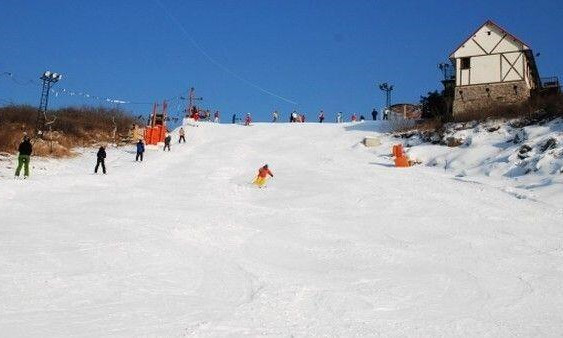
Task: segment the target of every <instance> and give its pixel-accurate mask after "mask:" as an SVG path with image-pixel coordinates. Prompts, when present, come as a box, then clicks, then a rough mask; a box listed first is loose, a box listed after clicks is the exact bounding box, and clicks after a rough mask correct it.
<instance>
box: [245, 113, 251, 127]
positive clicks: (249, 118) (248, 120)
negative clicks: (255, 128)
mask: <svg viewBox="0 0 563 338" xmlns="http://www.w3.org/2000/svg"><path fill="white" fill-rule="evenodd" d="M251 122H252V118H251V117H250V113H246V117H245V118H244V125H245V126H249V125H250V123H251Z"/></svg>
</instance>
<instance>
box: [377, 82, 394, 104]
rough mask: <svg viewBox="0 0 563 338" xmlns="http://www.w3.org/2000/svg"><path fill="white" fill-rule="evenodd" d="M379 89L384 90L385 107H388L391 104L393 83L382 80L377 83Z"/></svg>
mask: <svg viewBox="0 0 563 338" xmlns="http://www.w3.org/2000/svg"><path fill="white" fill-rule="evenodd" d="M379 89H381V90H382V91H384V92H385V109H389V107H390V106H391V92H392V91H393V85H390V84H389V83H387V82H384V83H382V84H380V85H379Z"/></svg>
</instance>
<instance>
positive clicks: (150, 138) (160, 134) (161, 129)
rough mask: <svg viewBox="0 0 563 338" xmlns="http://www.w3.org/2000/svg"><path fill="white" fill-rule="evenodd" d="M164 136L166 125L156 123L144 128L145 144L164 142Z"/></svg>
mask: <svg viewBox="0 0 563 338" xmlns="http://www.w3.org/2000/svg"><path fill="white" fill-rule="evenodd" d="M165 137H166V127H165V126H163V125H156V126H154V127H146V128H145V143H146V144H157V143H158V142H164V138H165Z"/></svg>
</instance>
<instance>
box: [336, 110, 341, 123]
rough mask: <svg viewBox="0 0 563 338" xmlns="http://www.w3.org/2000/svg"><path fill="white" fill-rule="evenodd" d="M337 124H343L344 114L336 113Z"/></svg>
mask: <svg viewBox="0 0 563 338" xmlns="http://www.w3.org/2000/svg"><path fill="white" fill-rule="evenodd" d="M336 123H342V112H338V113H336Z"/></svg>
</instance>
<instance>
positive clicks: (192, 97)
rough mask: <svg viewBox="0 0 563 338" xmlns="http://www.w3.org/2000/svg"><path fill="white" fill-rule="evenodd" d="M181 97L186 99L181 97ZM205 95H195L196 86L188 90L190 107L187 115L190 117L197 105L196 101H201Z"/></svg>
mask: <svg viewBox="0 0 563 338" xmlns="http://www.w3.org/2000/svg"><path fill="white" fill-rule="evenodd" d="M181 99H184V100H185V99H186V98H184V97H181ZM201 100H203V97H196V96H195V88H194V87H191V88H190V91H189V92H188V108H187V109H186V117H189V116H190V114H191V112H192V107H193V106H194V105H195V101H201Z"/></svg>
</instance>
